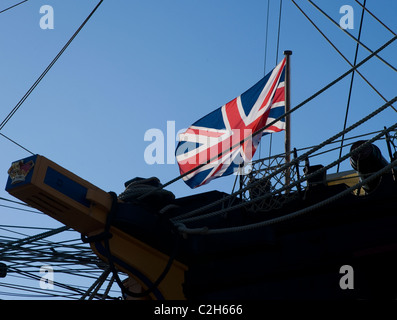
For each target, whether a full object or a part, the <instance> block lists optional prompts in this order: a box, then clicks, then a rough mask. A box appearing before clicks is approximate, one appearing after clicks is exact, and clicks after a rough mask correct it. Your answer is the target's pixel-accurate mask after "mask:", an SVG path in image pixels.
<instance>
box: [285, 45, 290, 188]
mask: <svg viewBox="0 0 397 320" xmlns="http://www.w3.org/2000/svg"><path fill="white" fill-rule="evenodd" d="M284 55H285V59H286V60H285V79H284V86H285V87H284V88H285V90H284V92H285V112H289V111H290V73H291V69H290V55H292V51H290V50H286V51H284ZM290 161H291V123H290V115H289V114H288V115H287V116H286V117H285V163H289V162H290ZM289 184H290V170H289V168H287V170H286V172H285V185H289Z"/></svg>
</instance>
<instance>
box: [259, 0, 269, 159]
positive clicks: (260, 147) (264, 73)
mask: <svg viewBox="0 0 397 320" xmlns="http://www.w3.org/2000/svg"><path fill="white" fill-rule="evenodd" d="M269 10H270V0H267V12H266V36H265V57H264V59H263V75H264V76H265V75H266V62H267V45H268V34H269ZM261 153H262V143H259V152H258V156H259V158H260V157H261Z"/></svg>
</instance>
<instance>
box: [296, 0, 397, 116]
mask: <svg viewBox="0 0 397 320" xmlns="http://www.w3.org/2000/svg"><path fill="white" fill-rule="evenodd" d="M291 1H292V3H293V4H294V5H295V6H296V7H297V8H298V9H299V11H300V12H301V13H302V14H303V15H304V16H305V17H306V19H307V20H308V21H309V22H310V23H311V24H312V25H313V26H314V27H315V28H316V30H317V31H318V32H319V33H320V34H321V35H322V36H323V37H324V39H325V40H326V41H327V42H328V43H329V44H330V45H331V46H332V47H333V48H334V49H335V50H336V52H338V53H339V55H340V56H341V57H342V58H343V59H344V60H345V61H346V62H347V63H348V64H349V65H350V66H351V67H353V64H352V63H351V62H350V61H349V59H347V58H346V57H345V56H344V55H343V53H342V52H341V51H340V50H339V49H338V48H337V47H336V46H335V45H334V44H333V43H332V41H331V40H330V39H329V38H328V37H327V36H326V35H325V34H324V32H322V31H321V29H320V28H319V27H318V26H317V25H316V24H315V23H314V21H313V20H312V19H310V18H309V16H308V15H307V14H306V13H305V12H304V11H303V10H302V8H301V7H299V5H298V4H297V3H296V2H295V1H294V0H291ZM355 72H356V73H357V74H358V75H359V76H360V77H361V79H363V80H364V81H365V82H366V83H367V84H368V85H369V86H370V87H371V88H372V90H374V91H375V92H376V93H377V94H378V95H379V97H381V98H382V99H383V101H385V102H387V101H388V99H386V98H385V97H384V96H383V95H382V94H381V93H380V92H379V91H378V90H377V89H376V88H375V87H374V86H373V85H372V84H371V83H370V82H369V81H368V79H367V78H366V77H364V76H363V74H362V73H361V72H360V71H359V70H356V71H355ZM390 107H391V108H392V109H393V110H394V111H396V112H397V109H396V108H395V107H394V106H393V105H391V106H390Z"/></svg>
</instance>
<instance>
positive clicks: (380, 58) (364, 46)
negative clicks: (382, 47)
mask: <svg viewBox="0 0 397 320" xmlns="http://www.w3.org/2000/svg"><path fill="white" fill-rule="evenodd" d="M307 1H309V3H310V4H311V5H313V6H314V7H315V8H316V9H317V10H318V11H320V12H321V13H322V14H323V15H324V16H325V17H327V18H328V20H330V21H331V22H332V23H333V24H335V25H336V26H337V27H338V28H339V29H341V30H342V31H343V32H344V33H345V34H347V35H348V36H349V37H350V38H352V39H353V40H354V41H356V42H357V43H359V44H360V45H361V46H362V47H363V48H364V49H366V50H367V51H369V52H370V53H372V52H373V51H372V50H371V49H370V48H368V47H367V46H366V45H365V44H363V43H362V42H360V41H359V40H358V39H357V38H356V37H354V36H353V35H351V34H350V33H349V32H347V31H346V30H345V29H342V28H340V26H339V24H338V23H337V22H336V21H335V20H334V19H332V18H331V17H330V16H329V15H328V14H327V13H326V12H325V11H324V10H322V9H321V8H320V7H318V6H317V5H316V4H315V3H313V1H312V0H307ZM375 56H376V57H377V58H378V59H379V60H380V61H382V62H383V63H384V64H386V65H387V66H388V67H389V68H391V69H392V70H393V71H395V72H397V69H396V68H395V67H393V66H392V65H391V64H390V63H388V62H387V61H386V60H385V59H383V58H382V57H380V56H378V55H375Z"/></svg>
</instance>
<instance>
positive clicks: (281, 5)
mask: <svg viewBox="0 0 397 320" xmlns="http://www.w3.org/2000/svg"><path fill="white" fill-rule="evenodd" d="M282 8H283V0H280V10H279V13H278V32H277V46H276V65H277V63H278V50H279V44H280V30H281V12H282Z"/></svg>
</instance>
